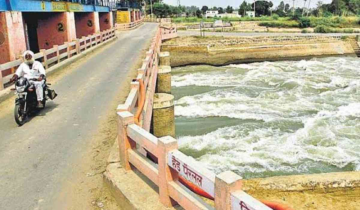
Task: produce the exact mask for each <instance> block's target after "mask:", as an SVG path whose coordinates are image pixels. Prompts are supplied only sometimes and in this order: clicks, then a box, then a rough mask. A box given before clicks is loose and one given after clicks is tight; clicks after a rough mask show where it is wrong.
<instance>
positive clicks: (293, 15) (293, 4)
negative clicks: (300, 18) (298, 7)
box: [293, 0, 295, 16]
mask: <svg viewBox="0 0 360 210" xmlns="http://www.w3.org/2000/svg"><path fill="white" fill-rule="evenodd" d="M293 16H295V0H293Z"/></svg>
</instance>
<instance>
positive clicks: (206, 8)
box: [201, 6, 209, 14]
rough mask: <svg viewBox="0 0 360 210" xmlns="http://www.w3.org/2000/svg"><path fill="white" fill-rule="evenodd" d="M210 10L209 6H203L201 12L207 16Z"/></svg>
mask: <svg viewBox="0 0 360 210" xmlns="http://www.w3.org/2000/svg"><path fill="white" fill-rule="evenodd" d="M208 10H209V7H208V6H203V7H202V8H201V11H202V13H203V14H205V13H206V11H208Z"/></svg>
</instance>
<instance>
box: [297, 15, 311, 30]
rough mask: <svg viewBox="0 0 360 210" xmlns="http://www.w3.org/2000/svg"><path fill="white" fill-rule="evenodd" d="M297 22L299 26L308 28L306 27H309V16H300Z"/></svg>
mask: <svg viewBox="0 0 360 210" xmlns="http://www.w3.org/2000/svg"><path fill="white" fill-rule="evenodd" d="M298 22H299V27H300V28H308V27H310V25H311V24H310V22H311V21H310V19H309V18H304V17H302V18H300V19H299V20H298Z"/></svg>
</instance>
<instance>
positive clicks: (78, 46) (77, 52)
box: [75, 39, 80, 54]
mask: <svg viewBox="0 0 360 210" xmlns="http://www.w3.org/2000/svg"><path fill="white" fill-rule="evenodd" d="M75 42H76V54H79V53H80V40H79V39H76V41H75Z"/></svg>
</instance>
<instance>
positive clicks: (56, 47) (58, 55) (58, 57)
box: [54, 45, 60, 63]
mask: <svg viewBox="0 0 360 210" xmlns="http://www.w3.org/2000/svg"><path fill="white" fill-rule="evenodd" d="M54 48H55V53H56V58H57V63H60V52H59V45H54Z"/></svg>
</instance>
